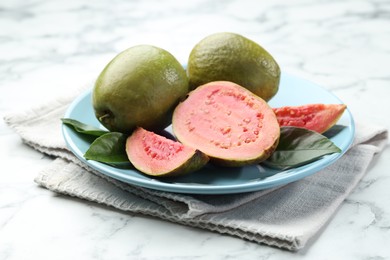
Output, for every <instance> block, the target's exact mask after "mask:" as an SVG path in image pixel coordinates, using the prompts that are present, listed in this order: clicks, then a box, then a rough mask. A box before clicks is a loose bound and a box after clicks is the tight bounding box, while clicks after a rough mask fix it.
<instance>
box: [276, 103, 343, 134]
mask: <svg viewBox="0 0 390 260" xmlns="http://www.w3.org/2000/svg"><path fill="white" fill-rule="evenodd" d="M346 108H347V106H346V105H344V104H307V105H301V106H284V107H279V108H274V109H273V110H274V112H275V114H276V117H277V119H278V122H279V124H280V126H295V127H301V128H306V129H309V130H312V131H316V132H318V133H320V134H321V133H324V132H325V131H327V130H328V129H330V128H331V127H332V126H334V125H335V124H336V123H337V121H338V120H339V119H340V117H341V116H342V114H343V113H344V111H345V109H346Z"/></svg>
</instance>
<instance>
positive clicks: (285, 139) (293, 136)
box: [264, 127, 341, 169]
mask: <svg viewBox="0 0 390 260" xmlns="http://www.w3.org/2000/svg"><path fill="white" fill-rule="evenodd" d="M340 152H341V150H340V148H338V147H337V146H336V145H335V144H334V143H333V142H332V141H331V140H330V139H328V138H327V137H325V136H323V135H321V134H319V133H317V132H314V131H311V130H307V129H304V128H298V127H281V128H280V139H279V144H278V146H277V148H276V150H275V151H274V152H273V153H272V155H271V156H270V157H269V158H268V159H267V160H266V161H265V162H264V164H265V165H267V166H269V167H272V168H277V169H288V168H293V167H298V166H301V165H304V164H307V163H310V162H313V161H315V160H317V159H319V158H321V157H322V156H324V155H328V154H333V153H340Z"/></svg>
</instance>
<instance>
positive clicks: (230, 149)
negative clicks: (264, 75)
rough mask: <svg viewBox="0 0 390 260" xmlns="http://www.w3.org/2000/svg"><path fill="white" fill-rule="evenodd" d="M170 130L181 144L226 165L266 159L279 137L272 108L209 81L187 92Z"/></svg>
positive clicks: (227, 85) (235, 87) (233, 86)
mask: <svg viewBox="0 0 390 260" xmlns="http://www.w3.org/2000/svg"><path fill="white" fill-rule="evenodd" d="M172 128H173V132H174V134H175V135H176V137H177V139H178V140H179V141H180V142H182V143H183V144H185V145H187V146H190V147H192V148H194V149H199V150H200V151H202V152H203V153H205V154H207V155H208V156H210V157H211V159H213V160H214V161H215V162H218V163H220V164H224V165H226V166H240V165H245V164H249V163H255V162H261V161H263V160H265V159H267V158H268V157H269V155H270V154H271V153H272V152H273V151H274V149H275V148H276V145H277V143H278V140H279V135H280V128H279V124H278V121H277V119H276V117H275V114H274V112H273V110H272V108H270V107H269V105H268V104H267V103H266V102H265V101H264V100H263V99H261V98H260V97H258V96H256V95H254V94H253V93H252V92H250V91H248V90H247V89H245V88H243V87H241V86H239V85H237V84H235V83H232V82H228V81H216V82H210V83H207V84H205V85H203V86H200V87H198V88H196V89H195V90H193V91H192V92H190V93H189V95H188V97H187V99H186V100H184V101H183V102H182V103H180V104H179V105H178V106H177V107H176V109H175V111H174V115H173V119H172Z"/></svg>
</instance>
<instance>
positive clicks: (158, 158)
mask: <svg viewBox="0 0 390 260" xmlns="http://www.w3.org/2000/svg"><path fill="white" fill-rule="evenodd" d="M126 153H127V156H128V158H129V160H130V162H131V163H132V164H133V166H134V167H135V168H136V169H137V170H139V171H141V172H143V173H145V174H147V175H152V176H159V177H161V176H176V175H183V174H187V173H190V172H194V171H196V170H198V169H200V168H202V167H203V166H204V165H205V164H206V163H207V162H208V161H209V158H208V157H207V156H206V155H205V154H203V153H202V152H200V151H198V150H196V149H193V148H190V147H187V146H185V145H183V144H181V143H179V142H176V141H174V140H171V139H168V138H166V137H164V136H161V135H158V134H156V133H154V132H150V131H147V130H145V129H143V128H140V127H138V128H137V129H136V130H135V131H134V132H133V133H132V134H131V135H130V136H129V137H128V138H127V140H126Z"/></svg>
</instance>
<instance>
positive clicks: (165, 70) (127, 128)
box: [92, 45, 189, 134]
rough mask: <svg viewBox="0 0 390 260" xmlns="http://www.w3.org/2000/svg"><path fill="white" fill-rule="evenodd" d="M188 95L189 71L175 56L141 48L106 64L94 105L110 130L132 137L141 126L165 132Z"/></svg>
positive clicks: (156, 48) (143, 46)
mask: <svg viewBox="0 0 390 260" xmlns="http://www.w3.org/2000/svg"><path fill="white" fill-rule="evenodd" d="M188 92H189V85H188V79H187V76H186V72H185V70H184V68H183V67H182V65H181V64H180V63H179V62H178V61H177V60H176V58H175V57H174V56H173V55H172V54H170V53H169V52H167V51H165V50H163V49H161V48H158V47H155V46H151V45H137V46H134V47H131V48H129V49H126V50H125V51H123V52H121V53H119V54H118V55H117V56H116V57H115V58H114V59H112V60H111V61H110V62H109V63H108V64H107V65H106V67H105V68H104V69H103V71H102V72H101V73H100V75H99V77H98V78H97V80H96V82H95V85H94V88H93V91H92V105H93V108H94V111H95V115H96V118H97V119H98V120H99V122H100V123H101V124H102V125H103V126H104V127H106V128H107V129H108V130H110V131H116V132H122V133H128V134H129V133H131V132H132V131H133V130H134V129H135V128H136V127H138V126H139V127H143V128H145V129H147V130H150V131H161V130H162V129H164V128H165V127H167V126H168V125H169V124H170V123H171V115H172V113H173V110H174V108H175V107H176V105H177V104H178V103H179V102H180V101H181V100H183V99H184V98H185V96H186V95H187V93H188Z"/></svg>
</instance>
